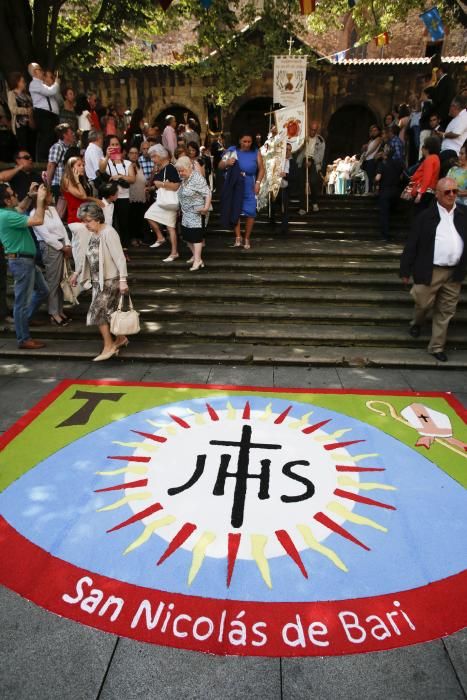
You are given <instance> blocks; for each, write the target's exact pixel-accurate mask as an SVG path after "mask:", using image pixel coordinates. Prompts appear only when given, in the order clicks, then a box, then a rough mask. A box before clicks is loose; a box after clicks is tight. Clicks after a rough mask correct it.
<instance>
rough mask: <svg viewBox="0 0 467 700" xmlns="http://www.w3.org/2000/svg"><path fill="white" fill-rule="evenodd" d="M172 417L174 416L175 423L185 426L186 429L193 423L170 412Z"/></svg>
mask: <svg viewBox="0 0 467 700" xmlns="http://www.w3.org/2000/svg"><path fill="white" fill-rule="evenodd" d="M168 415H169V416H170V418H172V420H173V422H174V423H177V425H179V426H180V427H181V428H184V429H185V430H188V429H189V428H191V425H190V424H189V423H187V422H186V420H183V418H180V416H176V415H175V414H172V413H169V414H168Z"/></svg>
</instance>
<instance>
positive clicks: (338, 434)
mask: <svg viewBox="0 0 467 700" xmlns="http://www.w3.org/2000/svg"><path fill="white" fill-rule="evenodd" d="M350 432H352V428H342V430H335V431H334V432H333V433H330V434H329V435H317V436H316V437H315V440H316V442H327V440H329V438H334V439H335V440H338V439H339V438H341V437H342V436H343V435H345V434H346V433H350Z"/></svg>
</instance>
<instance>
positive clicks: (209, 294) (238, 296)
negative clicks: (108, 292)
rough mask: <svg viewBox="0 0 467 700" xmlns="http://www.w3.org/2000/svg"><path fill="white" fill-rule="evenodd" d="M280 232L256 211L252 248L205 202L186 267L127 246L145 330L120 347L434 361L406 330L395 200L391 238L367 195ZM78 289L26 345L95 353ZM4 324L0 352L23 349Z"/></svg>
mask: <svg viewBox="0 0 467 700" xmlns="http://www.w3.org/2000/svg"><path fill="white" fill-rule="evenodd" d="M297 209H298V206H297V205H296V203H295V204H294V205H293V206H292V211H291V217H290V220H291V224H290V233H289V235H288V236H287V238H281V237H280V235H279V229H278V228H277V233H276V231H275V229H274V228H273V227H272V226H271V225H270V224H269V222H268V220H267V217H259V218H258V220H257V222H256V224H255V230H254V238H253V245H252V249H251V250H250V251H244V250H243V249H233V248H231V247H230V246H231V244H232V242H233V238H232V234H231V233H230V232H228V231H225V230H223V229H222V228H221V227H220V225H219V222H218V218H217V215H216V214H215V213H214V214H213V216H212V219H211V222H210V225H209V233H208V236H207V246H206V249H205V254H204V256H203V257H204V260H205V263H206V267H205V269H203V270H201V271H199V272H196V273H191V272H189V270H188V266H187V265H186V263H185V262H184V261H185V260H186V259H187V258H188V257H189V255H188V254H185V253H186V249H185V247H184V246H182V249H181V250H182V253H183V254H182V255H181V257H180V259H179V260H177V261H176V262H174V263H171V264H167V263H163V262H162V259H163V258H164V257H166V255H167V254H168V246H161V247H160V248H157V249H148V248H144V249H143V248H140V249H135V250H132V251H131V262H130V263H129V284H130V289H131V294H132V298H133V302H134V304H135V307H136V308H137V309H138V310H139V311H140V312H141V322H142V332H141V333H140V334H139V335H138V336H137V337H135V338H132V339H131V342H130V345H129V346H128V348H126V349H125V350H124V351H122V353H121V356H122V357H125V358H126V359H134V360H136V359H140V360H145V361H154V362H209V363H216V362H219V363H223V362H225V363H229V364H235V363H258V364H261V363H275V364H288V365H293V364H312V365H352V366H355V365H357V366H386V367H390V366H392V367H433V366H435V365H436V361H435V360H434V359H433V358H432V357H431V356H430V355H428V354H427V352H426V345H427V342H428V332H429V329H428V327H427V328H426V329H425V332H424V333H422V335H421V337H420V338H418V339H417V340H414V339H412V338H411V337H410V336H409V335H408V332H407V330H408V322H409V320H410V317H411V311H412V300H411V297H410V295H409V293H408V290H407V289H404V288H403V287H402V285H401V282H400V280H399V276H398V267H399V255H400V251H401V246H402V244H403V241H404V240H405V237H406V234H407V216H406V213H405V212H404V211H401V212H399V213H398V214H397V215H396V216H395V217H394V222H393V230H394V234H395V243H391V244H384V243H382V242H381V240H380V238H379V233H378V212H377V208H376V204H375V201H374V200H373V199H372V198H366V197H354V198H343V197H326V198H323V199H322V201H321V202H320V212H319V213H315V214H309V215H308V216H307V217H303V218H302V217H300V216H298V212H297ZM87 308H88V301H87V299H86V297H83V298H82V303H81V305H80V306H79V307H77V308H76V309H74V310H73V312H72V313H73V317H74V321H73V323H71V324H70V325H69V326H67V327H66V328H63V329H61V328H56V327H54V326H51V325H49V323H48V321H47V317H46V316H44V315H42V316H39V317H38V318H41V319H43V321H44V323H43V325H41V326H38V327H34V329H33V331H34V333H33V336H34V337H35V338H40V339H43V340H45V341H46V342H47V347H46V348H44V349H43V350H39V351H28V353H27V356H28V357H29V356H41V357H44V356H45V357H48V358H52V357H56V358H60V357H62V358H92V357H94V355H96V354H97V352H98V350H99V347H100V343H99V339H98V336H97V329H95V328H88V327H86V325H85V314H86V311H87ZM448 353H449V363H448V364H447V365H443V367H446V368H447V367H449V368H456V369H459V368H463V367H467V296H466V294H465V293H464V294H463V297H462V300H461V303H460V305H459V309H458V313H457V316H456V319H455V321H454V322H453V323H452V325H451V328H450V333H449V347H448ZM25 354H26V353H25V352H24V351H19V350H18V349H17V348H16V343H15V339H14V334H13V332H12V329H10V330H9V331H6V332H4V333H2V335H1V338H0V356H3V357H24V356H25Z"/></svg>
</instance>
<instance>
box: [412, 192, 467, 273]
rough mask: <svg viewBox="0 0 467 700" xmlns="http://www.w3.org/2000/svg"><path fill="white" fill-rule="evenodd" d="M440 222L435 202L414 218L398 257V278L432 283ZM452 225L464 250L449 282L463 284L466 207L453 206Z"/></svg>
mask: <svg viewBox="0 0 467 700" xmlns="http://www.w3.org/2000/svg"><path fill="white" fill-rule="evenodd" d="M439 222H440V215H439V211H438V206H437V202H433V204H431V205H430V206H429V207H428V209H425V211H422V212H421V213H420V214H419V215H418V216H417V217H416V219H415V221H414V223H413V226H412V230H411V232H410V234H409V238H408V240H407V243H406V244H405V248H404V250H403V253H402V256H401V263H400V276H401V277H410V276H411V275H412V277H413V281H414V283H415V284H426V285H430V284H431V278H432V275H433V257H434V252H435V238H436V229H437V228H438V224H439ZM454 226H455V227H456V229H457V231H458V233H459V235H460V236H461V238H462V240H463V241H464V250H463V253H462V255H461V259H460V260H459V263H458V264H457V265H456V267H455V268H454V272H453V276H452V281H453V282H462V280H463V279H464V277H465V275H466V273H467V207H464V206H462V205H461V204H456V209H455V211H454Z"/></svg>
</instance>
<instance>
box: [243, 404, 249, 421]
mask: <svg viewBox="0 0 467 700" xmlns="http://www.w3.org/2000/svg"><path fill="white" fill-rule="evenodd" d="M250 417H251V408H250V402H249V401H247V402H246V404H245V408H244V409H243V415H242V418H243V420H250Z"/></svg>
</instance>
